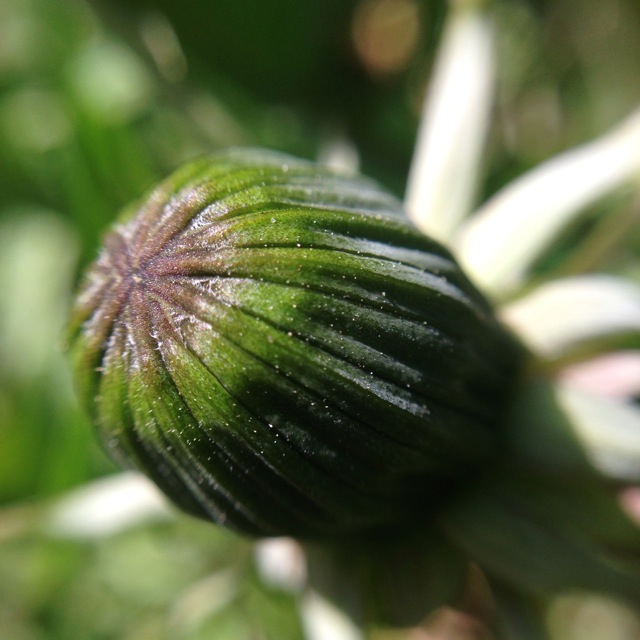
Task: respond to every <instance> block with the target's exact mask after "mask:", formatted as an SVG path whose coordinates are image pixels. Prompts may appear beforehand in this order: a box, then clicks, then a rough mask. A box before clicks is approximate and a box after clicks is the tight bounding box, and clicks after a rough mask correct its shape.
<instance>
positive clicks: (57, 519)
mask: <svg viewBox="0 0 640 640" xmlns="http://www.w3.org/2000/svg"><path fill="white" fill-rule="evenodd" d="M171 517H172V513H171V509H170V507H169V505H168V503H167V500H166V499H165V498H164V496H163V495H162V494H161V493H160V490H159V489H158V488H157V487H156V486H155V485H154V484H153V483H152V482H151V480H148V479H147V478H146V477H145V476H143V475H142V474H139V473H135V472H133V471H127V472H124V473H119V474H116V475H112V476H107V477H105V478H101V479H100V480H94V481H93V482H91V483H89V484H86V485H84V486H82V487H80V488H79V489H76V490H74V491H72V492H70V493H68V494H67V495H66V496H65V497H64V498H62V499H60V500H59V501H57V502H56V503H55V504H54V506H53V507H52V510H51V512H50V513H49V518H48V520H47V528H48V531H49V532H50V533H52V534H54V535H56V536H60V537H65V538H78V539H83V538H84V539H90V538H101V537H106V536H110V535H114V534H116V533H119V532H121V531H125V530H127V529H130V528H132V527H135V526H139V525H142V524H148V523H149V522H158V521H161V520H166V519H170V518H171Z"/></svg>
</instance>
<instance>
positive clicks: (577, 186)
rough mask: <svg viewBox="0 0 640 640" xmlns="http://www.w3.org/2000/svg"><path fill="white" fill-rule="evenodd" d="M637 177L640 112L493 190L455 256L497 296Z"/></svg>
mask: <svg viewBox="0 0 640 640" xmlns="http://www.w3.org/2000/svg"><path fill="white" fill-rule="evenodd" d="M634 180H635V181H638V182H640V110H638V111H636V112H634V113H633V114H632V115H631V116H630V117H628V118H627V119H626V120H625V121H623V122H622V123H621V124H620V125H618V126H617V127H616V128H615V129H614V130H613V131H611V132H610V133H608V134H607V135H604V136H603V137H601V138H599V139H597V140H595V141H593V142H591V143H589V144H585V145H583V146H581V147H577V148H575V149H572V150H571V151H567V152H566V153H563V154H561V155H559V156H556V157H555V158H552V159H551V160H549V161H547V162H546V163H544V164H541V165H539V166H538V167H537V168H535V169H533V170H532V171H530V172H529V173H527V174H525V175H523V176H522V177H520V178H519V179H518V180H515V181H513V182H511V183H510V184H509V185H508V186H506V187H505V188H504V189H503V190H502V191H500V192H499V193H497V194H496V195H495V196H494V197H493V198H492V199H491V200H489V201H488V202H487V203H486V204H485V205H484V206H483V207H482V208H481V209H480V210H479V211H478V212H477V213H476V214H475V215H474V216H473V217H472V218H471V219H470V220H469V222H468V223H467V224H466V225H465V226H464V227H463V228H462V229H461V232H460V234H459V236H458V237H457V238H456V242H455V247H456V248H457V252H458V256H459V258H460V259H461V261H462V263H463V265H464V266H465V267H466V269H467V271H468V272H469V273H470V274H471V275H472V276H473V277H474V279H475V280H476V281H477V282H478V284H480V286H482V287H483V288H484V289H485V291H486V292H488V293H490V294H492V295H493V296H495V297H496V298H502V297H504V296H506V295H508V294H510V293H512V292H513V291H515V290H517V288H518V287H519V286H520V285H521V284H522V282H523V280H524V278H525V276H526V275H527V272H528V270H529V269H530V267H531V266H532V264H533V263H534V262H535V261H536V260H537V259H538V258H539V257H540V256H541V255H542V254H543V253H544V252H545V251H546V250H547V249H548V248H549V246H550V244H551V243H552V242H553V240H554V239H555V238H556V237H557V236H558V234H559V233H560V232H561V231H563V230H564V229H565V228H566V227H567V225H568V224H569V223H570V222H572V221H573V220H575V219H576V218H577V217H578V216H579V214H580V213H582V212H583V211H584V210H585V209H586V208H587V207H588V206H589V205H592V204H594V203H595V202H597V201H598V200H599V199H600V198H602V197H604V196H606V195H608V194H609V193H612V192H613V191H614V190H615V189H617V188H619V187H621V186H623V185H625V184H627V183H630V182H632V181H634Z"/></svg>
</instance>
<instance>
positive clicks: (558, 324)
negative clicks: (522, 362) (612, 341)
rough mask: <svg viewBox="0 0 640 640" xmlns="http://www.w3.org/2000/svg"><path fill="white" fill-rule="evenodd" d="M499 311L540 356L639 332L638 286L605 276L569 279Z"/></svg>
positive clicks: (639, 306)
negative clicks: (610, 337) (589, 342)
mask: <svg viewBox="0 0 640 640" xmlns="http://www.w3.org/2000/svg"><path fill="white" fill-rule="evenodd" d="M500 313H501V316H502V319H503V320H504V321H505V322H506V324H508V325H509V326H510V327H512V328H513V329H514V330H515V331H516V332H517V333H518V334H519V335H520V337H521V338H522V339H523V340H524V342H525V344H527V345H528V346H529V347H530V348H531V349H532V350H533V351H534V352H535V353H536V354H538V355H540V356H542V357H544V358H547V359H555V358H559V357H561V356H562V355H564V354H565V353H567V352H569V351H570V350H571V349H574V348H575V347H577V346H579V345H580V344H581V343H585V342H587V341H589V340H598V339H601V338H604V337H607V336H614V335H616V334H625V333H629V332H640V287H639V286H637V285H635V284H632V283H631V282H629V281H627V280H624V279H622V278H617V277H615V276H607V275H589V276H579V277H575V278H566V279H563V280H556V281H554V282H550V283H548V284H545V285H542V286H540V287H538V288H537V289H536V290H535V291H533V293H531V294H530V295H528V296H526V297H524V298H521V299H520V300H517V301H516V302H513V303H511V304H509V305H507V306H505V307H503V308H502V310H501V312H500Z"/></svg>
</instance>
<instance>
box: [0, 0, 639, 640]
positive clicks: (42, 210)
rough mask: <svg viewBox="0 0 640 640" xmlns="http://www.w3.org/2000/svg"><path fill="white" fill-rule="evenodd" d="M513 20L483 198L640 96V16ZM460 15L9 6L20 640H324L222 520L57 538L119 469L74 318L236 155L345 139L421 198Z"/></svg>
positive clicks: (6, 614)
mask: <svg viewBox="0 0 640 640" xmlns="http://www.w3.org/2000/svg"><path fill="white" fill-rule="evenodd" d="M491 5H492V10H493V11H494V14H495V19H496V25H497V31H498V36H499V47H500V58H499V78H500V84H499V93H498V97H497V101H496V106H495V124H494V127H493V132H492V136H491V140H490V144H489V148H488V150H487V159H486V177H487V180H486V186H485V193H484V194H482V195H483V196H486V195H487V194H488V193H490V192H492V191H494V190H495V189H496V188H498V187H499V186H501V185H503V184H505V183H506V182H507V181H508V180H509V179H511V178H512V177H513V176H514V175H517V174H519V173H521V172H522V171H523V170H525V169H527V168H529V167H531V166H533V165H535V164H536V163H538V162H539V161H540V160H542V159H544V158H546V157H548V156H550V155H551V154H553V153H554V152H557V151H559V150H561V149H563V148H567V147H569V146H571V145H573V144H576V143H578V142H580V141H582V140H585V139H587V138H589V137H590V136H593V135H595V134H597V133H600V132H602V131H603V130H605V129H606V128H607V127H609V126H611V125H612V124H614V123H615V122H616V121H618V120H619V119H620V118H621V117H623V116H624V115H625V114H626V113H627V112H628V111H630V109H631V108H632V107H633V106H634V105H637V104H638V103H640V81H639V80H640V5H639V4H638V3H637V1H636V0H610V1H608V2H606V3H605V2H601V1H600V0H536V1H534V0H530V1H527V0H516V1H513V0H495V2H493V3H491ZM394 7H395V9H394ZM445 13H446V3H444V2H443V1H442V0H434V1H431V0H422V1H420V0H402V1H400V0H396V1H395V2H393V1H391V2H389V1H385V0H322V1H321V0H311V1H309V2H299V1H298V0H273V1H270V2H264V1H262V0H234V1H231V0H212V1H209V2H206V1H205V0H181V1H179V2H178V1H177V0H127V1H125V0H117V1H113V2H107V1H106V0H103V1H102V2H95V3H88V2H86V1H85V0H0V637H2V638H11V639H13V640H32V639H38V640H40V639H43V640H44V639H47V640H49V639H60V640H62V639H68V638H88V639H89V638H96V639H98V638H99V639H105V640H106V639H128V638H136V639H144V638H165V637H166V638H185V639H186V638H188V639H189V640H191V639H198V638H216V639H220V640H225V639H226V638H229V639H242V638H277V639H278V640H286V639H287V638H292V639H293V638H301V637H302V631H301V629H300V627H299V626H298V625H297V623H296V622H295V617H292V616H291V615H289V614H290V611H291V610H292V607H293V604H292V598H291V597H290V596H289V595H288V594H286V593H284V592H282V591H277V590H274V589H271V588H268V587H265V586H264V585H263V584H262V583H261V582H260V581H259V580H258V578H257V576H256V575H255V571H254V569H253V568H252V563H251V555H250V552H249V547H248V545H247V544H246V543H245V542H244V541H241V540H238V539H237V538H235V537H234V536H231V535H230V534H227V533H224V532H221V531H219V530H217V529H216V528H214V527H211V526H209V525H204V524H199V523H194V522H191V521H189V520H187V519H184V518H181V519H179V520H176V521H175V522H170V523H163V524H156V525H153V526H149V527H145V528H142V529H134V530H132V531H130V532H128V533H121V534H118V535H116V536H113V537H109V538H106V539H100V540H97V541H85V542H76V541H71V540H65V539H57V538H55V537H51V536H50V535H48V534H47V533H46V532H43V531H42V528H41V527H40V526H39V525H38V515H39V514H40V511H39V509H40V508H41V506H42V505H43V504H48V503H49V501H50V500H52V499H53V498H54V497H55V496H57V495H60V494H61V493H63V492H64V491H66V490H68V489H70V488H72V487H75V486H78V485H81V484H82V483H85V482H87V481H89V480H90V479H92V478H96V477H99V476H102V475H104V474H107V473H109V472H111V471H113V466H112V465H111V463H110V462H108V461H107V460H106V458H105V457H104V455H103V454H102V452H101V451H100V450H99V448H98V446H97V445H96V443H95V441H94V438H93V435H92V433H91V429H90V428H89V425H88V424H87V421H86V418H85V417H84V416H83V415H82V414H81V413H80V411H79V410H78V408H77V406H76V403H75V401H74V398H73V392H72V390H71V388H70V383H69V378H68V371H67V367H66V364H65V361H64V355H63V345H64V324H65V318H66V313H67V308H68V303H69V299H70V295H71V291H72V289H73V287H74V283H75V280H76V278H77V274H78V273H79V269H80V267H81V266H82V265H83V264H86V262H87V261H89V260H91V259H92V258H93V257H94V255H95V252H96V248H97V245H98V242H99V239H100V236H101V233H102V232H103V230H104V229H105V227H106V226H107V225H108V224H109V223H110V222H111V221H112V220H113V219H114V217H115V216H116V215H117V213H118V211H119V210H120V209H121V208H122V207H123V206H124V205H125V204H127V203H129V202H130V201H131V200H133V199H136V198H138V197H140V196H141V194H142V193H143V192H144V191H145V190H146V189H148V188H149V187H150V186H151V185H152V184H153V183H154V181H156V180H158V179H159V178H160V177H162V176H163V175H165V174H166V173H168V172H169V171H170V170H172V169H174V168H175V167H176V166H177V165H178V164H180V163H181V162H182V161H184V160H185V159H187V158H190V157H193V156H195V155H198V154H202V153H206V152H208V151H210V150H213V149H216V148H219V147H223V146H229V145H239V144H240V145H245V144H249V145H257V146H268V147H272V148H276V149H281V150H284V151H288V152H291V153H294V154H297V155H301V156H305V157H309V158H314V157H318V156H323V154H326V153H327V152H328V151H329V150H330V149H332V148H334V147H335V146H336V145H346V147H347V148H348V149H356V150H357V152H358V155H359V159H360V164H361V168H362V170H363V171H364V172H366V173H368V174H370V175H373V176H374V177H376V178H378V179H379V180H381V181H382V182H383V183H385V184H386V185H387V186H388V187H389V188H391V189H392V190H394V191H395V192H397V193H398V194H400V195H401V193H402V190H403V188H404V181H405V179H406V174H407V170H408V167H409V162H410V159H411V153H412V147H413V140H414V137H415V132H416V128H417V125H418V114H419V109H420V104H421V99H422V96H423V93H424V90H425V85H426V82H427V79H428V74H429V69H430V66H431V64H432V62H433V56H434V52H435V47H436V45H437V41H438V37H439V35H440V32H441V29H442V24H443V20H444V16H445ZM394 25H395V26H394ZM634 205H635V206H637V203H633V202H629V199H625V198H621V199H620V201H619V202H616V203H614V208H616V209H618V210H620V211H627V210H629V209H630V208H632V207H633V206H634ZM594 218H597V212H594ZM574 232H575V230H574ZM633 234H634V235H633V237H632V238H631V242H630V246H631V247H633V246H634V244H633V243H635V248H636V249H637V248H638V232H637V229H636V230H635V231H633ZM629 257H630V256H629V254H625V255H623V256H618V257H617V260H618V262H617V264H618V266H619V268H621V269H626V270H627V271H628V270H630V269H632V267H629V266H628V265H629V260H628V258H629ZM216 593H217V595H216ZM221 593H222V595H220V594H221ZM216 598H217V599H216ZM216 603H218V604H217V605H216ZM216 607H217V608H216Z"/></svg>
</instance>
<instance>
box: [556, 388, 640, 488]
mask: <svg viewBox="0 0 640 640" xmlns="http://www.w3.org/2000/svg"><path fill="white" fill-rule="evenodd" d="M556 399H557V401H558V404H559V406H560V407H561V408H562V409H563V411H564V414H565V417H567V418H568V420H569V422H570V424H571V426H572V427H573V433H574V435H575V436H576V437H577V438H578V440H579V441H580V442H581V443H582V444H583V446H584V447H585V450H586V452H587V454H588V455H589V457H590V459H591V462H592V463H593V465H594V466H595V467H596V468H597V469H598V470H600V471H601V472H602V473H604V474H605V475H607V476H609V477H611V478H614V479H616V480H622V481H628V482H639V481H640V410H639V409H638V407H636V406H635V405H633V404H631V403H628V404H627V403H624V402H618V401H614V400H611V399H610V398H604V397H601V396H597V395H594V394H591V393H586V392H584V391H582V390H579V389H575V388H572V387H571V386H568V385H559V386H558V387H557V390H556Z"/></svg>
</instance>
